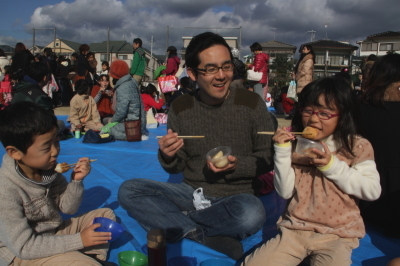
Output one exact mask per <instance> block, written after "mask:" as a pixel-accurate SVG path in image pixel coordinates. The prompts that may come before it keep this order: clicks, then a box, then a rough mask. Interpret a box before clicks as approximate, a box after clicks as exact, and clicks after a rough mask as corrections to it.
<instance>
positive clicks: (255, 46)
mask: <svg viewBox="0 0 400 266" xmlns="http://www.w3.org/2000/svg"><path fill="white" fill-rule="evenodd" d="M250 51H252V52H255V51H262V46H261V44H259V43H258V42H255V43H253V44H252V45H250Z"/></svg>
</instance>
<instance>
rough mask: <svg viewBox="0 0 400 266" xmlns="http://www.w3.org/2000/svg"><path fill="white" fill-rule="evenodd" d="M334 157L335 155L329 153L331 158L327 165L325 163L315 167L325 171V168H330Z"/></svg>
mask: <svg viewBox="0 0 400 266" xmlns="http://www.w3.org/2000/svg"><path fill="white" fill-rule="evenodd" d="M334 158H335V157H334V156H333V154H331V160H330V161H329V163H328V164H327V165H325V166H322V167H317V168H318V170H320V171H321V172H322V171H326V170H328V169H329V168H331V166H332V164H333V162H334V161H335V159H334Z"/></svg>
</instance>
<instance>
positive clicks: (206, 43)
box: [185, 32, 233, 70]
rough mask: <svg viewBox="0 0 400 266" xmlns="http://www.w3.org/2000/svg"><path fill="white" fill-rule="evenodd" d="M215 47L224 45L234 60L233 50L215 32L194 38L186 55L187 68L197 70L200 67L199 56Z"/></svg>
mask: <svg viewBox="0 0 400 266" xmlns="http://www.w3.org/2000/svg"><path fill="white" fill-rule="evenodd" d="M215 45H223V46H225V47H226V49H228V51H229V55H230V57H231V60H233V56H232V52H231V48H230V47H229V45H228V44H227V43H226V41H225V39H224V38H223V37H222V36H220V35H218V34H216V33H213V32H204V33H201V34H199V35H196V36H194V37H193V39H192V40H191V41H190V43H189V45H188V47H187V49H186V54H185V62H186V66H187V67H190V68H192V69H193V70H195V68H197V67H198V66H199V65H200V58H199V54H200V53H201V52H202V51H204V50H206V49H208V48H210V47H212V46H215Z"/></svg>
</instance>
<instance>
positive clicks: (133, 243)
mask: <svg viewBox="0 0 400 266" xmlns="http://www.w3.org/2000/svg"><path fill="white" fill-rule="evenodd" d="M58 118H59V119H61V120H64V121H65V122H66V119H67V116H58ZM66 123H67V122H66ZM149 131H150V136H149V137H150V138H149V140H147V141H140V142H126V141H115V142H110V143H103V144H85V143H83V142H82V138H80V139H75V138H70V139H67V140H64V141H61V142H60V145H61V152H60V155H59V158H58V162H68V163H74V162H76V161H77V160H78V159H79V158H81V157H89V158H91V159H97V161H95V162H92V171H91V173H90V174H89V175H88V176H87V177H86V178H85V180H84V185H85V194H84V198H83V202H82V205H81V207H80V209H79V211H78V213H77V214H76V215H79V214H82V213H85V212H88V211H91V210H93V209H96V208H100V207H109V208H111V209H113V210H114V212H115V213H116V215H117V218H118V221H119V222H120V223H121V224H122V226H123V227H124V228H125V230H126V231H125V233H124V234H123V236H122V237H120V238H119V239H117V240H116V241H114V242H112V243H111V247H110V252H109V261H112V262H115V263H118V259H117V256H118V253H119V252H121V251H125V250H136V251H141V252H142V251H143V250H142V247H143V246H144V245H145V244H146V232H145V231H144V230H143V229H142V227H141V226H140V225H139V224H138V223H137V222H136V221H135V220H134V219H133V218H132V217H130V216H129V214H128V213H127V212H126V211H125V210H124V209H123V208H122V207H120V205H119V204H118V200H117V194H118V187H119V186H120V184H121V183H122V182H124V181H125V180H129V179H131V178H147V179H152V180H157V181H162V182H180V181H181V178H182V176H181V175H169V174H168V173H166V172H165V171H164V170H163V169H162V168H161V166H160V164H159V162H158V159H157V150H158V144H157V139H156V136H162V135H164V134H165V133H166V131H167V130H166V126H165V125H160V127H158V128H156V129H149ZM0 153H1V154H0V155H1V157H0V158H2V155H3V154H4V150H2V151H1V152H0ZM65 174H66V176H68V175H69V174H70V172H67V173H65ZM261 200H262V202H263V204H264V206H265V210H266V213H267V221H266V223H265V225H264V228H263V229H262V230H260V231H259V232H258V233H257V234H255V235H253V236H251V237H249V238H247V239H245V240H243V241H242V243H243V246H244V248H245V250H246V251H248V252H251V250H253V249H254V248H255V247H256V246H258V245H260V244H262V243H263V242H264V241H266V240H268V239H269V238H271V237H273V236H275V235H276V233H277V230H276V221H277V220H278V217H279V215H280V214H281V213H282V211H283V209H284V208H285V206H286V202H285V200H283V199H281V198H280V197H279V196H278V195H277V193H276V192H272V193H270V194H268V195H264V196H262V197H261ZM67 217H68V216H65V218H67ZM367 232H368V234H367V236H366V237H364V238H363V239H362V240H361V241H360V247H359V248H357V249H355V250H354V251H353V255H352V260H353V264H352V265H357V266H358V265H363V266H372V265H374V266H375V265H386V263H387V262H388V261H389V260H390V259H392V258H394V257H400V239H390V238H386V237H384V236H383V235H382V234H380V233H379V232H378V231H376V230H373V229H372V228H370V227H367ZM167 256H168V258H169V259H170V258H173V257H176V256H189V257H195V258H196V259H197V262H198V265H199V264H200V262H201V261H203V260H206V259H209V258H221V259H226V260H228V261H230V262H232V263H234V264H235V265H240V262H235V261H233V260H231V259H229V258H228V257H227V256H225V255H223V254H221V253H219V252H217V251H214V250H212V249H209V248H207V247H205V246H203V245H201V244H198V243H196V242H193V241H191V240H187V239H184V240H183V241H180V242H178V243H175V244H168V247H167Z"/></svg>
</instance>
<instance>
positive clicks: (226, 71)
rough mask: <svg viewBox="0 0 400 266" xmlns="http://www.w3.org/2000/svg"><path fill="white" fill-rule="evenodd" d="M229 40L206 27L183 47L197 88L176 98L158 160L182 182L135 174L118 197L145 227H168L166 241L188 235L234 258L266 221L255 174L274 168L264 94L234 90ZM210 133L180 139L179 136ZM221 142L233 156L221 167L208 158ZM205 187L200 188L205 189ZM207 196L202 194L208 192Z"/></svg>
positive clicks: (270, 123) (270, 129)
mask: <svg viewBox="0 0 400 266" xmlns="http://www.w3.org/2000/svg"><path fill="white" fill-rule="evenodd" d="M232 59H233V58H232V54H231V51H230V47H229V46H228V44H227V43H226V42H225V40H224V38H223V37H221V36H219V35H217V34H214V33H211V32H206V33H202V34H199V35H197V36H195V37H194V38H193V39H192V41H191V42H190V44H189V46H188V47H187V50H186V56H185V60H186V65H187V71H188V74H189V77H190V78H191V79H192V80H194V81H196V82H197V84H198V87H199V89H197V90H196V91H194V92H193V93H191V94H185V95H183V96H180V97H178V98H177V99H176V100H175V101H174V102H173V104H172V106H171V108H170V111H169V113H168V132H167V134H166V135H165V136H163V137H162V138H161V139H160V140H159V142H158V144H159V147H160V148H159V152H158V158H159V161H160V163H161V165H162V167H163V168H164V169H165V170H166V171H167V172H168V173H171V174H174V173H181V172H182V173H183V176H184V179H183V182H182V183H179V184H176V183H163V182H158V181H153V180H145V179H132V180H128V181H126V182H125V183H123V184H122V186H121V187H120V191H119V201H120V204H121V206H122V207H123V208H125V209H126V210H127V211H128V212H129V213H130V214H131V215H132V216H133V217H134V218H135V219H136V220H137V221H138V222H139V223H140V224H141V225H142V226H143V228H144V229H146V230H150V229H153V228H161V229H163V230H165V232H166V235H167V240H168V241H169V242H177V241H179V240H181V239H182V238H188V239H191V240H194V241H196V242H199V243H202V244H204V245H206V246H208V247H210V248H212V249H215V250H217V251H219V252H222V253H224V254H226V255H228V256H229V257H231V258H233V259H239V258H240V257H241V256H242V255H243V247H242V244H241V242H240V240H241V239H243V238H245V237H247V236H249V235H252V234H254V233H256V232H257V231H258V230H260V229H261V227H262V226H263V224H264V222H265V215H266V214H265V211H264V208H263V205H262V203H261V201H260V200H259V199H258V197H256V196H255V195H258V193H259V190H260V188H261V184H260V183H259V182H260V181H259V180H258V179H257V176H259V175H261V174H264V173H267V172H268V171H271V170H272V169H273V165H272V156H273V150H272V140H271V136H267V135H258V134H257V132H258V131H274V128H273V122H272V120H271V118H270V116H269V114H268V111H267V109H266V107H265V103H264V101H263V100H262V99H261V97H260V96H259V95H258V94H256V93H253V92H249V91H246V90H243V89H237V90H236V89H230V88H229V85H230V83H231V81H232V78H233V68H234V66H233V63H232ZM199 135H200V136H205V137H204V138H198V139H185V140H183V139H180V138H179V136H199ZM218 146H228V147H230V148H231V150H232V153H231V155H230V156H228V164H227V165H226V166H224V167H222V168H217V167H215V166H214V165H213V164H212V163H210V162H207V160H206V154H207V152H208V151H209V150H211V149H213V148H216V147H218ZM200 188H202V189H200ZM203 193H204V195H203Z"/></svg>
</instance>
